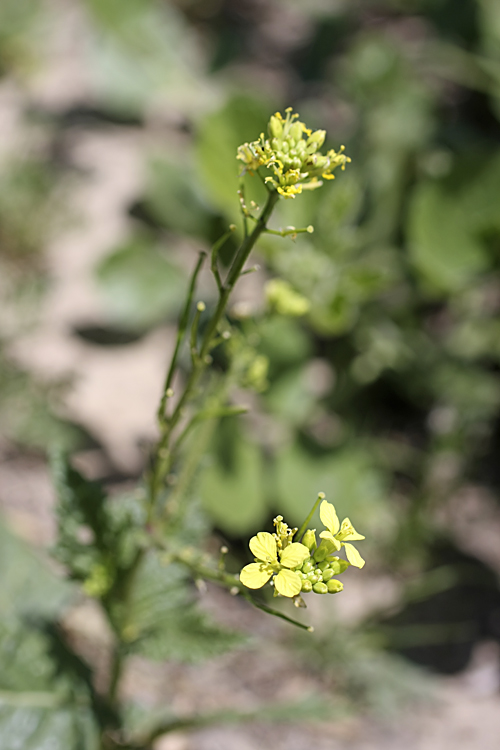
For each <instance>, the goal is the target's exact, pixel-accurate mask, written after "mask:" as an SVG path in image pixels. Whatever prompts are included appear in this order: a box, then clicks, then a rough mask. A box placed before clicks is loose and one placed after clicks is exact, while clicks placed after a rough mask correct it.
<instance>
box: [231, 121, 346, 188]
mask: <svg viewBox="0 0 500 750" xmlns="http://www.w3.org/2000/svg"><path fill="white" fill-rule="evenodd" d="M268 132H269V138H265V136H264V133H262V134H261V136H260V138H259V140H257V141H253V142H252V143H244V144H243V145H242V146H240V147H239V148H238V154H237V157H236V158H237V159H239V160H240V161H242V162H243V164H244V169H243V172H255V171H257V170H258V169H259V167H262V166H263V167H266V168H267V169H270V170H272V173H273V174H272V175H268V176H267V177H265V182H266V183H268V184H270V185H272V186H273V187H274V188H275V189H276V190H277V191H278V193H280V194H281V195H283V196H284V197H285V198H295V196H296V195H298V194H299V193H301V192H302V190H306V189H307V190H314V188H317V187H320V186H321V185H322V184H323V183H322V181H321V179H320V178H323V179H325V180H333V178H334V175H333V174H332V173H333V170H334V169H335V168H336V167H339V166H340V167H341V169H345V165H346V163H347V162H349V161H350V159H349V157H348V156H345V154H343V153H342V152H343V151H344V146H341V147H340V150H339V151H334V150H333V149H331V150H330V151H327V153H326V154H322V153H321V152H320V150H319V149H320V148H321V146H322V145H323V143H324V140H325V135H326V132H325V131H324V130H315V131H314V132H313V131H311V130H310V129H309V128H307V127H306V126H305V124H304V123H303V122H300V121H299V120H298V115H297V114H293V113H292V108H291V107H289V108H288V109H287V110H286V117H285V118H283V116H282V115H281V114H280V112H276V114H274V115H273V116H272V117H271V119H270V120H269V125H268Z"/></svg>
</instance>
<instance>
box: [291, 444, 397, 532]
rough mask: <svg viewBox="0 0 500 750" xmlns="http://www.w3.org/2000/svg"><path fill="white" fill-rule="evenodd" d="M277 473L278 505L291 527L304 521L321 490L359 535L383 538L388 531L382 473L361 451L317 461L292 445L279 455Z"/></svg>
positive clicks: (354, 450)
mask: <svg viewBox="0 0 500 750" xmlns="http://www.w3.org/2000/svg"><path fill="white" fill-rule="evenodd" d="M276 472H277V486H278V492H279V501H277V503H276V505H278V504H279V508H280V509H283V515H285V514H286V517H287V521H288V518H289V519H290V520H289V521H288V522H289V523H292V524H300V523H302V522H303V520H304V518H305V517H306V516H307V514H308V512H309V511H310V509H311V507H312V505H313V503H314V501H315V499H316V498H317V496H318V492H325V493H326V498H327V500H328V501H329V502H331V503H333V504H334V505H335V507H336V509H337V513H338V514H339V516H349V518H350V519H351V520H352V522H353V523H354V525H355V527H356V528H358V526H359V528H360V529H361V532H360V533H365V532H366V534H367V536H368V534H369V535H370V536H372V537H373V535H374V534H377V536H378V539H379V540H380V539H381V538H386V535H387V533H388V532H389V531H390V528H391V525H390V523H389V522H388V521H389V518H390V517H389V508H388V503H387V499H386V495H385V486H384V478H383V475H382V473H381V472H380V471H379V470H378V469H377V468H376V466H375V464H374V462H373V461H372V460H371V459H370V457H369V455H368V454H367V453H365V452H364V451H363V450H362V449H360V448H357V447H353V448H344V449H343V450H342V451H339V452H338V453H336V454H334V455H333V456H326V457H325V456H322V457H317V456H313V455H311V454H310V453H308V452H306V451H305V450H304V449H302V448H301V447H300V446H299V445H298V444H296V445H292V446H290V447H289V448H287V449H285V450H284V451H283V452H282V453H281V454H279V455H278V456H277V460H276Z"/></svg>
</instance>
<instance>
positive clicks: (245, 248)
mask: <svg viewBox="0 0 500 750" xmlns="http://www.w3.org/2000/svg"><path fill="white" fill-rule="evenodd" d="M278 198H279V195H278V193H277V192H276V191H272V192H271V191H269V193H268V197H267V202H266V205H265V206H264V208H263V210H262V213H261V215H260V217H259V219H258V221H257V223H256V225H255V227H254V229H253V232H252V233H251V234H250V235H248V236H246V237H245V238H244V240H243V242H242V243H241V245H240V248H239V250H238V252H237V253H236V255H235V257H234V259H233V262H232V265H231V267H230V269H229V271H228V274H227V277H226V280H225V283H224V284H222V285H221V286H220V290H219V292H220V293H219V302H218V304H217V307H216V309H215V311H214V313H213V315H212V318H211V320H210V322H209V323H208V325H207V327H206V329H205V332H204V335H203V338H202V341H201V345H200V349H199V352H198V356H197V357H196V358H195V359H193V364H192V369H191V373H190V375H189V378H188V380H187V383H186V385H185V388H184V391H183V393H182V395H181V397H180V399H179V401H178V402H177V405H176V407H175V409H174V411H173V413H172V415H171V416H170V417H169V418H168V420H167V421H166V422H165V417H164V408H165V407H164V404H165V403H166V399H167V398H168V396H167V390H168V388H169V387H170V383H171V381H172V377H173V373H174V370H175V361H174V360H176V359H177V354H178V351H179V347H180V344H181V341H182V338H183V336H184V332H185V328H186V325H187V320H188V316H189V307H190V305H191V303H192V297H193V292H194V286H195V283H196V277H197V275H198V271H199V268H201V263H202V262H203V260H202V258H201V257H200V260H199V261H198V266H197V267H196V269H195V272H194V274H193V278H192V282H191V286H190V290H189V294H188V299H187V301H186V307H185V309H184V313H183V316H182V318H181V323H180V325H179V333H178V336H177V344H176V348H175V350H174V357H173V360H172V363H171V365H170V369H169V374H168V376H167V380H166V387H165V392H164V395H163V397H162V404H163V406H162V404H160V410H161V415H162V416H161V417H160V419H161V424H162V425H163V434H162V436H161V438H160V441H159V442H158V445H157V448H156V452H155V453H156V455H155V459H154V465H153V468H152V470H151V475H150V481H149V492H150V513H152V511H153V509H154V507H155V505H156V499H157V495H158V492H159V490H160V487H161V486H162V484H163V481H164V479H165V476H166V475H167V474H168V472H169V470H170V467H171V463H172V460H171V456H172V452H171V451H170V450H169V448H168V445H169V440H170V435H171V434H172V431H173V430H174V428H175V427H176V425H177V423H178V422H179V420H180V419H181V417H182V415H183V413H184V408H185V406H186V404H187V403H188V402H189V400H190V399H191V398H192V397H193V395H194V392H195V389H196V385H197V383H198V380H199V379H200V377H201V375H202V373H203V371H204V370H205V368H206V366H207V364H208V361H207V355H208V353H209V351H210V348H211V344H212V340H213V338H214V336H215V335H216V333H217V328H218V326H219V324H220V322H221V320H222V317H223V315H224V312H225V310H226V307H227V303H228V301H229V297H230V295H231V292H232V291H233V288H234V286H235V284H236V282H237V281H238V279H239V277H240V276H241V272H242V271H243V267H244V265H245V263H246V261H247V260H248V256H249V255H250V253H251V251H252V249H253V247H254V246H255V244H256V242H257V240H258V239H259V237H260V235H261V234H262V233H263V232H264V231H265V230H266V224H267V222H268V220H269V217H270V216H271V214H272V212H273V209H274V206H275V205H276V203H277V201H278ZM159 414H160V412H159Z"/></svg>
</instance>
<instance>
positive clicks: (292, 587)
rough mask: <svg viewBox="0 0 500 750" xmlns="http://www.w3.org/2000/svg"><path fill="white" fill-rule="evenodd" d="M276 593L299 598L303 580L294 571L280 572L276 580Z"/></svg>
mask: <svg viewBox="0 0 500 750" xmlns="http://www.w3.org/2000/svg"><path fill="white" fill-rule="evenodd" d="M274 585H275V587H276V591H277V592H278V594H281V596H289V597H292V596H297V594H300V591H301V589H302V579H301V578H300V576H299V575H298V573H294V572H293V570H285V569H283V570H280V572H279V573H278V575H277V576H276V578H275V579H274Z"/></svg>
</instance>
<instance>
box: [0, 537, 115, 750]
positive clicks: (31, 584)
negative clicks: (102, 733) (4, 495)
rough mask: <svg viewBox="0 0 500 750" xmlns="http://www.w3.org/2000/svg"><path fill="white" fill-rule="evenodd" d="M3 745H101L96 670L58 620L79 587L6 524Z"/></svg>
mask: <svg viewBox="0 0 500 750" xmlns="http://www.w3.org/2000/svg"><path fill="white" fill-rule="evenodd" d="M0 571H1V576H2V590H1V596H0V619H1V623H2V624H1V626H0V663H1V664H2V669H1V670H0V746H1V747H2V748H5V750H17V749H18V748H23V750H24V748H27V750H38V749H39V748H41V747H45V746H46V745H47V746H48V745H49V744H50V747H54V748H57V749H58V750H59V748H60V750H93V749H94V748H96V749H97V748H98V717H99V716H100V715H101V713H100V711H101V710H100V708H99V706H98V705H97V703H96V700H97V699H96V697H95V695H94V693H93V689H92V686H91V683H90V672H89V670H88V669H87V668H86V667H85V666H84V665H83V663H82V662H80V660H78V658H77V657H75V656H74V655H72V654H71V653H70V652H69V651H68V649H67V647H66V646H65V644H64V643H63V641H62V640H61V638H62V634H61V633H60V632H59V631H58V630H57V629H56V628H54V626H53V625H52V624H51V621H53V619H54V618H56V617H57V616H58V615H59V614H60V612H61V611H62V609H63V607H64V606H65V605H67V604H68V602H69V598H70V596H71V595H72V594H73V592H72V589H71V587H70V586H69V585H68V584H67V583H65V582H63V581H61V580H60V579H59V578H57V577H56V576H54V574H53V573H51V572H50V571H49V569H48V567H47V566H46V565H45V564H44V563H43V561H42V560H40V559H39V555H35V553H34V552H32V551H31V550H29V549H28V548H27V547H26V545H24V544H22V543H21V542H20V541H18V540H17V539H14V538H13V537H12V536H11V535H10V534H8V533H7V532H6V531H5V529H3V528H2V527H1V526H0Z"/></svg>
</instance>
